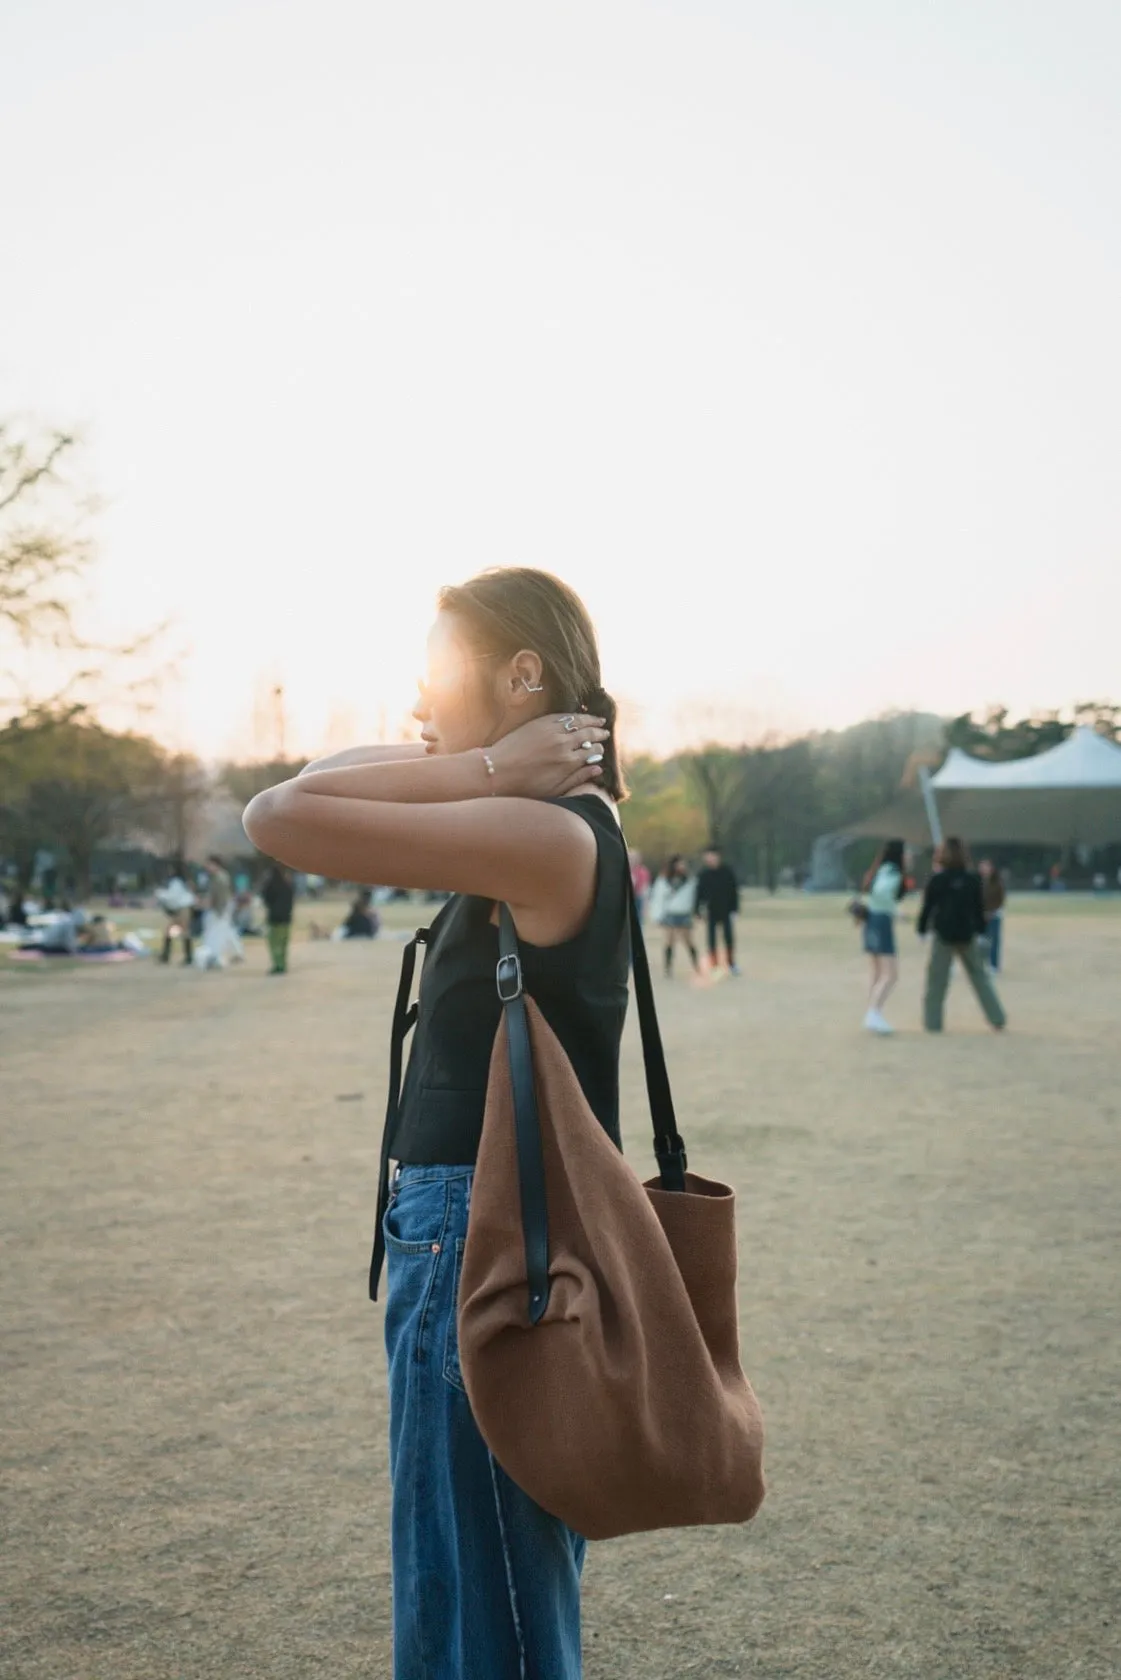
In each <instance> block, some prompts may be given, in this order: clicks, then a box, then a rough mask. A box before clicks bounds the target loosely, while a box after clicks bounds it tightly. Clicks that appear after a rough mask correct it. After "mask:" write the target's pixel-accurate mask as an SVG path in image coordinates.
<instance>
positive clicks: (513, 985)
mask: <svg viewBox="0 0 1121 1680" xmlns="http://www.w3.org/2000/svg"><path fill="white" fill-rule="evenodd" d="M494 978H495V982H496V984H497V986H498V996H499V1000H500V1002H502V1003H513V1002H514V1000H515V998H520V997H521V995H522V992H523V991H524V990H525V987H524V985H523V983H522V962H521V958H520V957H519V956H518V954H517V952H516V951H512V952H508V953H507V954H506V955H505V956H501V957H499V959H498V965H497V967H496V968H495V971H494Z"/></svg>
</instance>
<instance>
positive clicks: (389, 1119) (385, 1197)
mask: <svg viewBox="0 0 1121 1680" xmlns="http://www.w3.org/2000/svg"><path fill="white" fill-rule="evenodd" d="M427 940H428V929H427V928H417V930H416V934H415V936H414V938H412V939H410V940H409V943H408V944H407V945H406V946H405V954H404V956H403V957H402V958H401V978H400V980H399V981H398V984H397V1002H396V1003H395V1005H394V1008H393V1028H392V1032H391V1034H390V1039H389V1100H388V1102H387V1103H386V1108H385V1130H384V1131H383V1132H382V1135H381V1164H380V1167H379V1172H378V1218H377V1225H376V1227H375V1229H374V1252H373V1254H372V1255H371V1257H370V1299H371V1301H376V1300H377V1298H378V1282H379V1280H380V1278H381V1269H382V1266H383V1264H384V1262H385V1237H384V1235H383V1233H382V1228H381V1226H382V1220H383V1219H384V1218H385V1211H386V1208H387V1207H388V1206H389V1160H390V1151H391V1150H392V1148H393V1137H394V1133H395V1132H396V1130H397V1110H398V1107H399V1105H400V1102H401V1064H402V1062H403V1061H404V1056H405V1040H406V1039H407V1038H408V1036H409V1034H410V1032H411V1031H412V1029H413V1028H414V1027H415V1026H416V1016H417V1006H416V1004H415V1003H414V1004H412V1005H411V1006H410V1004H409V996H410V994H411V992H412V989H413V974H414V972H415V970H416V952H417V946H418V945H424V944H426V943H427Z"/></svg>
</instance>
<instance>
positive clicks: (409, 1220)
mask: <svg viewBox="0 0 1121 1680" xmlns="http://www.w3.org/2000/svg"><path fill="white" fill-rule="evenodd" d="M447 1223H448V1186H447V1184H446V1182H444V1181H442V1180H440V1179H417V1180H415V1181H412V1180H406V1182H405V1183H404V1184H402V1185H400V1186H399V1187H398V1188H397V1189H396V1190H394V1192H393V1194H392V1195H391V1196H390V1198H389V1206H388V1207H387V1208H386V1210H385V1218H384V1219H383V1220H382V1227H381V1228H382V1235H383V1236H384V1237H385V1246H386V1248H391V1249H392V1250H393V1251H394V1253H395V1254H433V1253H439V1250H440V1247H441V1246H442V1244H443V1241H444V1231H445V1229H446V1227H447Z"/></svg>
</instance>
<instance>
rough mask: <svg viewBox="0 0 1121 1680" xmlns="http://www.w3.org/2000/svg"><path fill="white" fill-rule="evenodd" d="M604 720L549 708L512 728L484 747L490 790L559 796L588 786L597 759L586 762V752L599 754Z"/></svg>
mask: <svg viewBox="0 0 1121 1680" xmlns="http://www.w3.org/2000/svg"><path fill="white" fill-rule="evenodd" d="M605 721H606V720H605V719H604V718H597V717H589V716H588V715H587V714H586V713H584V712H551V713H550V714H549V715H548V716H547V717H539V718H534V720H533V722H532V723H523V724H522V726H521V728H520V729H515V730H512V731H511V733H510V734H509V735H504V736H503V737H502V739H501V741H496V742H495V743H494V745H493V746H492V747H487V748H486V749H485V750H486V752H487V755H488V757H489V758H490V760H491V763H492V764H493V765H494V775H493V777H492V778H490V779H491V781H492V782H493V784H494V785H493V789H492V790H491V791H493V792H494V793H496V794H500V795H509V796H513V797H515V798H521V799H560V798H562V797H563V796H564V795H565V794H570V793H576V792H577V791H578V790H579V789H580V788H582V787H594V786H595V784H596V783H597V782H598V781H599V780H600V778H601V777H602V775H603V765H602V760H601V761H600V763H598V764H589V763H588V755H589V751H591V752H596V753H602V751H603V744H604V742H605V741H609V740H610V739H611V733H610V731H609V730H607V729H605V728H604V723H605Z"/></svg>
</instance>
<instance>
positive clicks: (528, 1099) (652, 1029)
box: [497, 865, 687, 1324]
mask: <svg viewBox="0 0 1121 1680" xmlns="http://www.w3.org/2000/svg"><path fill="white" fill-rule="evenodd" d="M624 867H625V873H626V882H627V900H628V909H629V918H630V936H631V967H632V969H633V972H634V989H635V998H636V1001H637V1003H638V1024H639V1029H640V1031H641V1034H642V1059H643V1062H644V1064H645V1068H646V1092H647V1096H648V1097H649V1100H650V1115H651V1119H652V1120H653V1123H654V1154H655V1156H656V1158H657V1162H658V1169H659V1172H660V1174H661V1180H662V1188H663V1190H684V1189H685V1169H686V1166H687V1160H686V1155H685V1142H684V1139H683V1138H682V1136H681V1134H680V1133H679V1131H678V1129H677V1119H676V1116H675V1114H674V1108H673V1095H672V1093H671V1091H670V1084H669V1073H668V1071H667V1069H666V1058H665V1052H664V1050H663V1048H662V1035H661V1031H660V1029H659V1027H658V1012H657V1010H656V1009H655V1007H654V988H653V986H652V985H651V983H650V964H649V962H648V960H647V956H646V941H645V939H644V937H643V933H642V924H641V922H640V921H639V919H638V906H637V904H636V903H635V897H634V885H633V883H632V881H631V872H630V868H629V866H627V865H625V866H624ZM498 951H499V956H498V973H497V982H498V996H499V998H500V999H501V1001H502V1006H503V1010H504V1012H505V1015H506V1036H507V1042H508V1045H509V1055H510V1083H511V1085H512V1087H513V1093H514V1129H515V1136H516V1141H517V1151H518V1182H519V1189H520V1196H521V1209H522V1231H523V1234H524V1238H525V1259H526V1277H527V1279H528V1283H529V1320H530V1323H531V1324H536V1323H537V1322H538V1321H539V1320H540V1319H541V1317H542V1316H543V1315H544V1312H545V1309H546V1307H547V1306H548V1304H549V1224H548V1207H547V1202H546V1196H545V1163H544V1156H543V1153H542V1149H541V1128H540V1126H539V1124H538V1118H537V1093H536V1089H535V1086H534V1080H533V1054H532V1050H531V1047H530V1041H529V1023H528V1021H527V1019H526V1008H525V991H524V987H523V984H522V965H521V959H520V958H519V956H518V939H517V932H516V930H515V928H514V918H513V917H512V916H511V914H510V911H509V908H508V906H507V905H505V904H501V905H499V909H498Z"/></svg>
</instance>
